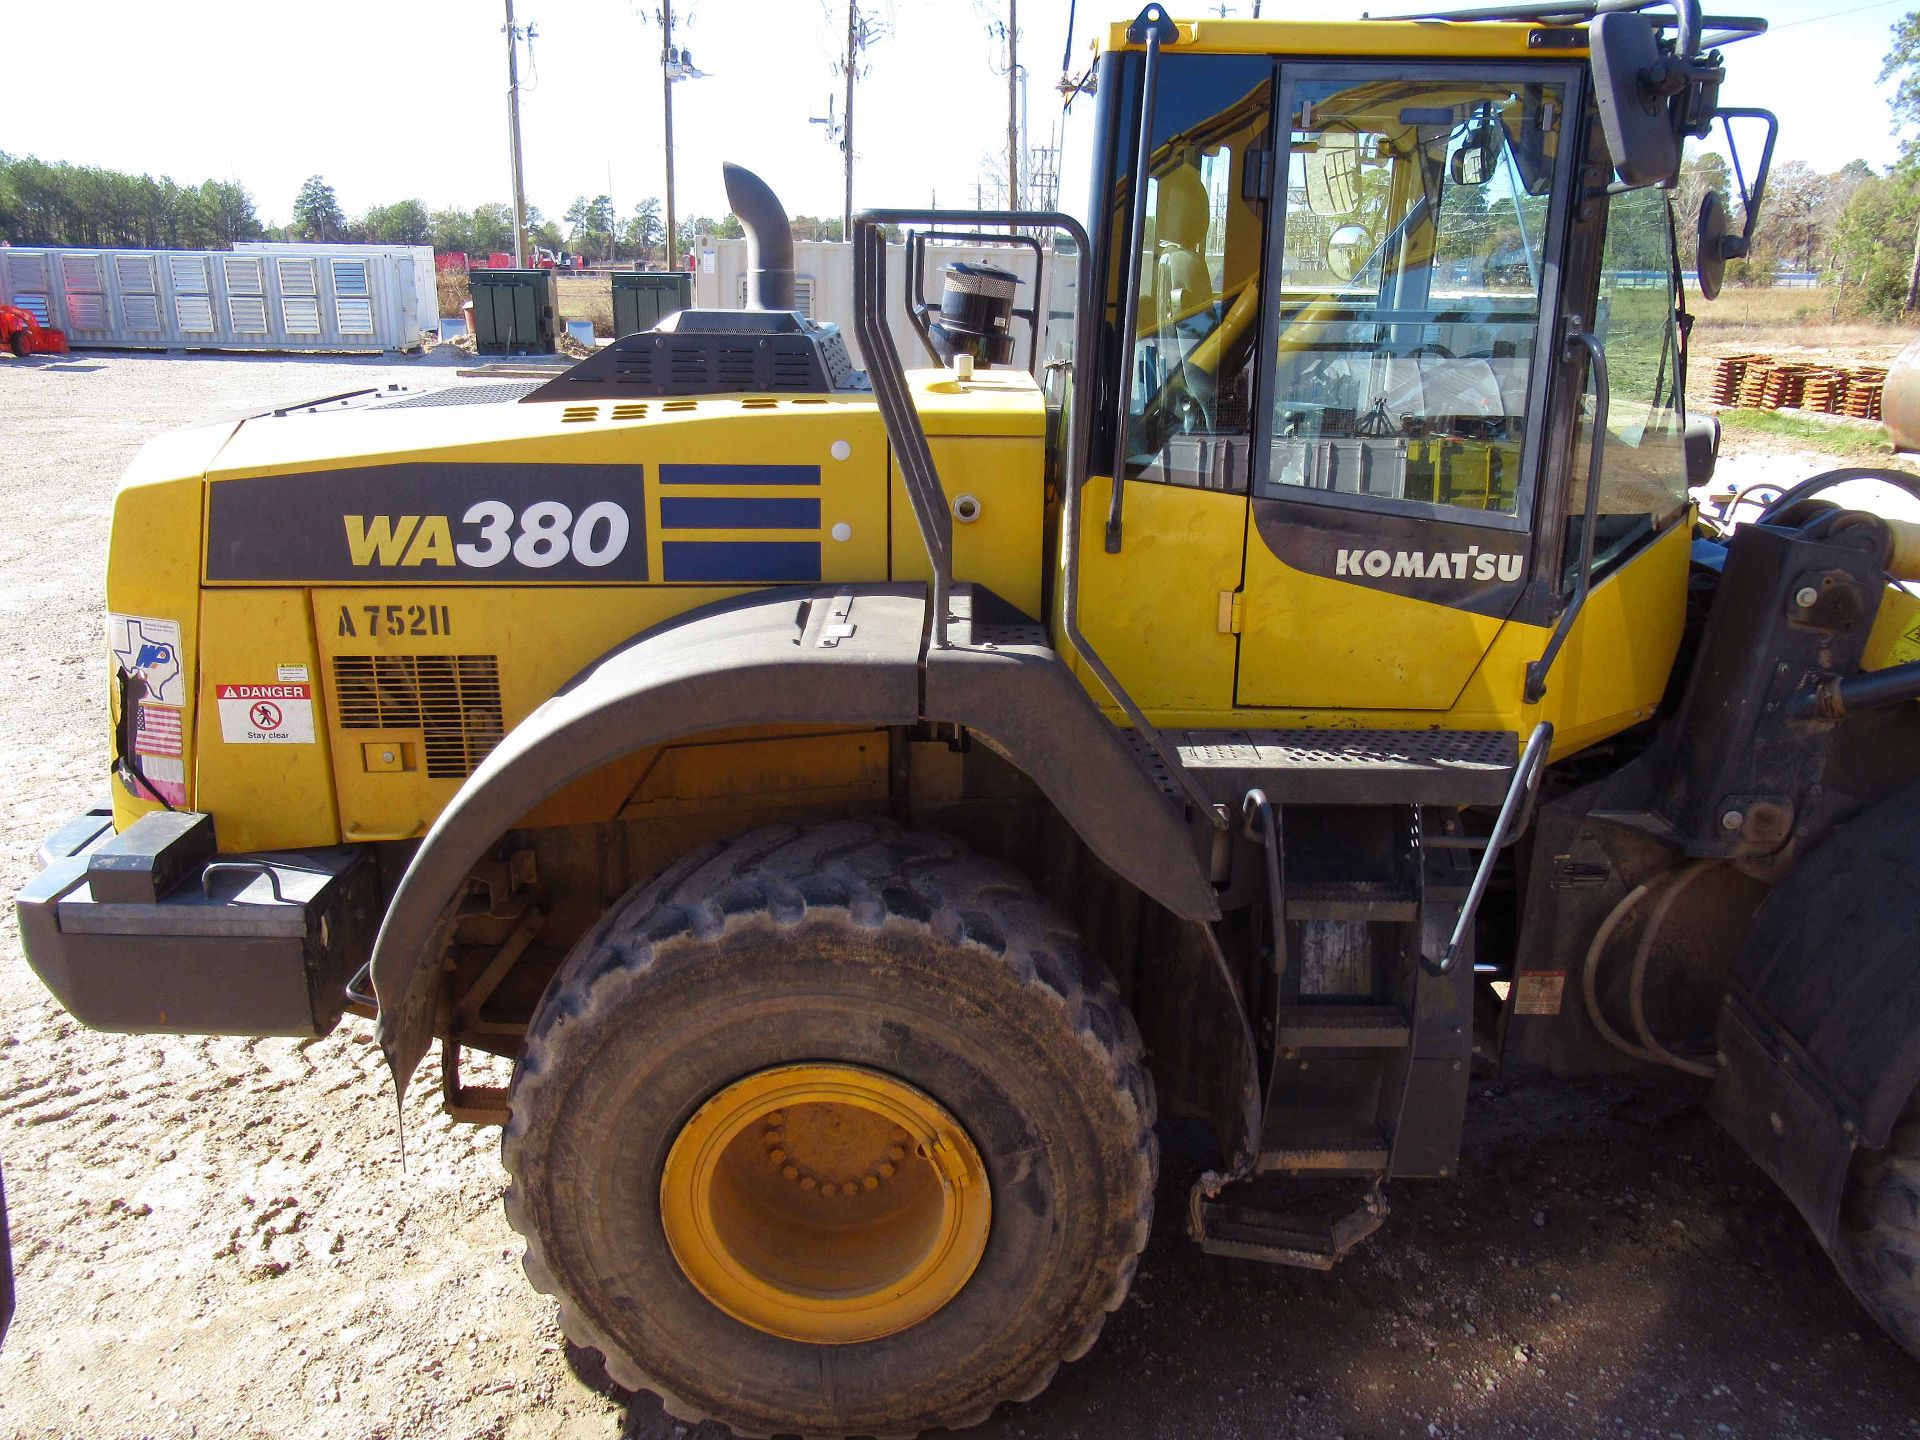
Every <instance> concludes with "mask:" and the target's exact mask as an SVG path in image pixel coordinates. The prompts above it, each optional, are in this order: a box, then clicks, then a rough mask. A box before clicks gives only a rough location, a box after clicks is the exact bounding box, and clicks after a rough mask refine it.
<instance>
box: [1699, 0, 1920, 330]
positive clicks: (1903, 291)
mask: <svg viewBox="0 0 1920 1440" xmlns="http://www.w3.org/2000/svg"><path fill="white" fill-rule="evenodd" d="M1879 79H1880V81H1881V83H1885V82H1887V81H1893V82H1895V83H1894V89H1893V94H1892V95H1891V97H1890V99H1889V102H1888V103H1889V106H1890V111H1891V114H1890V116H1889V118H1890V120H1891V121H1892V124H1893V127H1894V130H1895V132H1896V133H1898V134H1903V135H1904V137H1905V138H1904V139H1903V141H1902V144H1901V148H1900V155H1899V158H1898V159H1897V160H1895V161H1894V163H1893V164H1892V165H1889V166H1887V167H1886V168H1885V169H1884V170H1880V171H1876V170H1874V168H1873V167H1872V166H1870V165H1868V164H1867V163H1866V162H1865V161H1864V160H1852V161H1849V162H1848V163H1847V164H1845V165H1842V166H1841V167H1840V168H1839V169H1837V170H1830V171H1824V172H1823V171H1818V170H1815V169H1814V168H1813V167H1811V166H1809V165H1807V164H1805V163H1804V162H1802V161H1798V160H1795V161H1789V162H1788V163H1786V164H1784V165H1779V166H1776V167H1775V168H1774V171H1773V174H1772V176H1771V177H1770V178H1769V179H1768V181H1767V190H1766V194H1765V196H1764V197H1763V198H1762V202H1761V207H1760V222H1759V224H1758V225H1757V226H1756V227H1755V230H1754V239H1753V250H1752V253H1751V254H1750V255H1748V256H1747V258H1746V259H1744V260H1741V261H1737V262H1735V263H1734V264H1732V265H1729V266H1728V267H1727V278H1728V279H1729V280H1730V281H1732V282H1733V283H1735V284H1745V285H1768V284H1772V283H1773V282H1774V281H1775V279H1776V278H1777V277H1778V276H1779V274H1780V273H1781V272H1783V271H1789V272H1791V271H1798V272H1803V273H1804V272H1812V273H1813V274H1814V275H1816V276H1817V277H1818V278H1819V279H1820V280H1821V282H1822V283H1824V284H1826V285H1828V286H1829V287H1831V289H1832V290H1833V291H1834V292H1835V295H1836V300H1837V303H1838V308H1840V309H1842V310H1844V311H1846V312H1848V313H1850V314H1853V315H1857V316H1860V317H1862V318H1866V319H1877V320H1896V319H1900V318H1902V317H1906V316H1911V315H1912V314H1913V313H1914V311H1915V310H1916V308H1920V11H1910V12H1909V13H1907V14H1906V15H1904V16H1903V17H1901V19H1900V20H1898V21H1897V22H1896V23H1895V24H1894V25H1893V27H1892V38H1891V43H1890V44H1889V47H1888V50H1887V53H1886V55H1885V57H1884V58H1883V60H1882V63H1881V70H1880V76H1879ZM1679 188H1680V195H1679V197H1678V198H1679V200H1680V201H1681V204H1682V208H1681V209H1680V212H1679V213H1680V217H1681V220H1682V223H1685V222H1687V221H1690V220H1691V219H1692V218H1693V216H1694V214H1695V213H1696V211H1697V207H1698V200H1699V196H1700V195H1701V194H1703V193H1704V192H1705V191H1706V190H1707V189H1708V188H1714V189H1718V190H1719V191H1720V193H1721V196H1722V198H1723V199H1725V200H1727V201H1729V213H1730V214H1731V215H1733V216H1734V217H1735V218H1736V223H1737V220H1738V217H1739V214H1740V210H1739V207H1738V205H1737V204H1734V203H1732V202H1734V201H1736V200H1737V195H1735V194H1734V193H1733V192H1734V191H1735V190H1737V188H1738V187H1737V185H1735V184H1734V177H1732V176H1731V175H1730V174H1729V173H1728V171H1727V165H1726V162H1725V161H1724V160H1723V159H1721V157H1720V156H1718V155H1713V154H1703V155H1700V156H1696V157H1694V158H1692V159H1690V160H1689V161H1688V163H1687V165H1686V167H1685V168H1684V170H1683V172H1682V175H1681V180H1680V187H1679ZM1688 202H1691V203H1688Z"/></svg>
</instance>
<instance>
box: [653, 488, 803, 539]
mask: <svg viewBox="0 0 1920 1440" xmlns="http://www.w3.org/2000/svg"><path fill="white" fill-rule="evenodd" d="M660 525H661V528H662V529H666V530H818V529H819V528H820V502H819V501H818V500H816V499H815V498H813V497H812V496H811V495H809V496H808V497H806V498H805V499H798V498H796V499H792V500H789V499H786V498H784V497H783V498H780V499H774V500H750V499H742V498H738V497H732V496H729V497H725V498H720V497H715V498H705V497H700V496H694V495H667V496H663V497H662V498H661V500H660Z"/></svg>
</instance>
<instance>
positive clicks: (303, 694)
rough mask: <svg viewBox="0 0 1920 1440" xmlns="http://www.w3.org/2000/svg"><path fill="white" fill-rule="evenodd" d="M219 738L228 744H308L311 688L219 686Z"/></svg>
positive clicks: (310, 731) (309, 737) (310, 723)
mask: <svg viewBox="0 0 1920 1440" xmlns="http://www.w3.org/2000/svg"><path fill="white" fill-rule="evenodd" d="M215 698H216V699H217V700H218V701H219V704H220V738H221V739H223V740H225V741H226V742H227V743H228V744H229V745H311V744H312V743H313V687H312V686H311V685H302V684H298V683H292V684H281V685H221V686H217V687H216V689H215Z"/></svg>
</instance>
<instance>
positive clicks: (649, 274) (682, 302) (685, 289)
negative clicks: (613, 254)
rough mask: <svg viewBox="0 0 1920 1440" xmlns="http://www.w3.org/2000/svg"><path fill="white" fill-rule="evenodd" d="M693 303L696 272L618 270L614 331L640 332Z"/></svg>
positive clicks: (616, 332) (623, 332)
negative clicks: (694, 273)
mask: <svg viewBox="0 0 1920 1440" xmlns="http://www.w3.org/2000/svg"><path fill="white" fill-rule="evenodd" d="M692 304H693V275H692V274H691V272H689V271H686V270H664V271H653V270H616V271H615V272H614V276H613V333H614V334H615V335H616V336H619V335H637V334H639V333H640V331H642V330H651V329H652V328H653V327H654V326H655V325H657V324H659V323H660V322H661V321H662V320H664V319H666V317H667V316H669V315H672V314H674V313H675V312H676V311H680V310H685V309H687V308H689V307H690V306H691V305H692Z"/></svg>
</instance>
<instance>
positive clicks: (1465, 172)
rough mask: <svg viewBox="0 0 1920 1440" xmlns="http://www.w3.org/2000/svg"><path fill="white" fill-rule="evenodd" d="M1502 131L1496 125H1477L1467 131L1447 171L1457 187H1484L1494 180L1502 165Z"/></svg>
mask: <svg viewBox="0 0 1920 1440" xmlns="http://www.w3.org/2000/svg"><path fill="white" fill-rule="evenodd" d="M1500 146H1501V140H1500V129H1499V127H1498V126H1495V125H1476V126H1474V127H1473V128H1472V129H1471V130H1469V131H1467V134H1466V138H1465V139H1463V140H1462V141H1461V142H1460V148H1459V149H1458V150H1456V151H1454V152H1453V156H1452V158H1451V159H1450V160H1448V162H1447V169H1448V170H1449V171H1450V172H1451V174H1452V175H1453V183H1454V184H1456V185H1484V184H1486V183H1487V181H1489V180H1491V179H1492V178H1493V172H1494V169H1495V168H1496V167H1497V166H1498V165H1499V164H1500Z"/></svg>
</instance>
